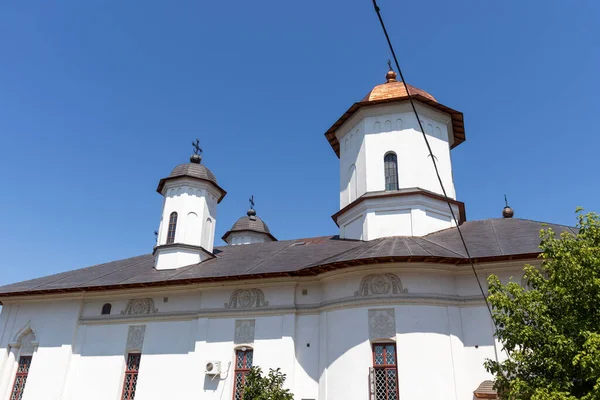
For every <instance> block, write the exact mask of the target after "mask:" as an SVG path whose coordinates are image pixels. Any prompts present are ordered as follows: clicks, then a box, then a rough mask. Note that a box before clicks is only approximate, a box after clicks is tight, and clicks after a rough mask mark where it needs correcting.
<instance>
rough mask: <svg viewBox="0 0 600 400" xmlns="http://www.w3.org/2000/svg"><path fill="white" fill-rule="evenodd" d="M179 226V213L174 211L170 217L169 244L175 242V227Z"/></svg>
mask: <svg viewBox="0 0 600 400" xmlns="http://www.w3.org/2000/svg"><path fill="white" fill-rule="evenodd" d="M176 228H177V213H176V212H172V213H171V216H170V217H169V231H168V232H167V244H171V243H174V242H175V229H176Z"/></svg>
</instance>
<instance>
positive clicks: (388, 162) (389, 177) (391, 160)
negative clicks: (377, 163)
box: [383, 153, 398, 190]
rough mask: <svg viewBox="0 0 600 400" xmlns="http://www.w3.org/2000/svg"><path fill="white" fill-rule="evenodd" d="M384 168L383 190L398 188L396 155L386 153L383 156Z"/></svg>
mask: <svg viewBox="0 0 600 400" xmlns="http://www.w3.org/2000/svg"><path fill="white" fill-rule="evenodd" d="M383 163H384V169H385V190H398V157H397V156H396V153H387V154H386V155H385V157H384V158H383Z"/></svg>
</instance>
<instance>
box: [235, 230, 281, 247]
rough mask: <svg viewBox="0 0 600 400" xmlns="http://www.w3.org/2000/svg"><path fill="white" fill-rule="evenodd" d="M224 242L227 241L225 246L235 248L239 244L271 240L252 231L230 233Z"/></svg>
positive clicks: (262, 234)
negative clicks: (228, 245)
mask: <svg viewBox="0 0 600 400" xmlns="http://www.w3.org/2000/svg"><path fill="white" fill-rule="evenodd" d="M226 241H227V244H230V245H233V246H235V245H241V244H252V243H265V242H272V241H273V239H271V238H270V237H268V236H267V235H265V234H264V233H259V232H252V231H239V232H231V233H230V234H229V237H228V238H227V240H226Z"/></svg>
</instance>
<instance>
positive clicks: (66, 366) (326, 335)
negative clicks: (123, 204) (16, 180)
mask: <svg viewBox="0 0 600 400" xmlns="http://www.w3.org/2000/svg"><path fill="white" fill-rule="evenodd" d="M479 267H480V271H482V272H481V275H482V276H481V279H482V281H483V282H485V275H486V274H488V273H491V272H493V273H496V274H498V275H500V276H501V277H502V279H504V280H507V279H508V278H509V277H510V276H515V280H516V281H517V282H519V281H520V278H521V274H522V272H521V271H522V264H521V263H504V264H489V265H485V264H483V265H480V266H479ZM389 276H395V277H396V278H397V279H398V282H400V288H399V289H398V290H396V291H394V290H391V289H389V288H388V289H387V290H386V289H385V286H383V287H382V286H381V285H379V286H376V287H372V286H369V282H372V280H371V281H370V280H369V279H373V277H388V278H389ZM388 278H383V279H388ZM373 288H375V290H376V292H377V294H374V293H373V290H374V289H373ZM240 291H248V292H247V293H245V294H246V295H248V296H250V297H251V298H252V299H253V301H254V300H256V302H253V303H248V302H247V301H246V300H247V298H248V296H245V297H244V296H238V297H236V293H237V294H238V295H240V294H241V292H240ZM244 299H246V300H244ZM132 302H133V303H132ZM3 303H4V307H3V309H2V313H1V314H0V348H1V349H2V351H1V352H0V399H2V400H4V399H8V396H9V392H10V390H11V387H12V383H13V380H14V374H15V368H16V360H17V359H18V357H19V348H18V344H17V343H16V342H17V341H18V335H19V332H23V331H27V329H29V328H30V329H31V331H32V332H33V333H34V335H35V340H36V342H37V343H36V345H35V349H34V351H33V359H32V364H31V369H30V373H29V377H28V380H27V385H26V388H25V393H24V397H23V399H24V400H37V399H44V400H58V399H69V400H76V399H77V400H78V399H82V398H85V399H98V400H100V399H101V400H107V399H115V400H117V399H119V398H120V394H121V390H122V384H123V376H124V371H125V356H126V354H127V352H128V351H131V350H128V347H129V348H130V349H131V346H132V344H131V343H130V342H131V341H130V340H129V339H128V332H129V331H130V329H132V327H134V328H136V327H141V326H143V327H144V328H143V332H144V334H143V338H142V341H141V342H139V343H138V344H137V345H139V349H140V350H141V353H142V359H141V364H140V370H139V379H138V386H137V393H136V399H141V400H152V399H157V400H158V399H160V400H163V399H168V398H181V399H205V400H209V399H214V400H217V399H230V398H231V396H232V388H233V360H234V358H233V357H234V353H235V349H236V348H239V347H240V346H245V347H248V348H252V349H253V350H254V365H257V366H260V367H261V368H263V370H268V369H269V368H281V370H282V371H283V372H284V373H285V374H287V381H286V386H287V387H288V388H290V389H291V390H292V392H293V393H294V395H295V399H297V400H301V399H315V400H316V399H319V400H341V399H344V400H346V399H368V398H369V382H368V371H369V367H371V366H372V353H371V344H372V343H373V342H380V341H391V342H395V343H396V345H397V357H398V375H399V379H398V381H399V382H398V383H399V392H400V398H401V399H407V400H420V399H423V400H425V399H427V400H429V399H432V398H439V399H452V400H459V399H460V400H463V399H465V400H472V399H473V390H474V389H475V388H476V387H477V385H478V384H479V383H481V381H483V380H484V379H489V378H490V376H489V375H488V374H487V372H486V371H485V369H484V368H483V362H484V360H485V359H486V358H494V357H495V354H496V347H495V341H494V337H493V329H492V323H491V320H490V317H489V315H488V313H487V310H486V307H485V305H484V303H483V300H482V298H481V295H480V293H479V291H478V287H477V284H476V281H475V280H474V277H473V275H472V272H471V271H470V270H469V268H468V266H456V265H442V264H387V265H386V266H385V267H381V266H362V267H355V268H349V269H344V270H338V271H334V272H330V273H327V274H323V275H319V276H318V277H314V278H310V279H308V278H306V279H305V278H302V279H300V278H295V279H292V278H288V279H279V280H278V279H270V280H255V281H245V282H237V283H235V284H228V283H225V284H223V283H221V284H205V285H188V286H182V287H173V288H169V289H165V288H163V289H158V288H157V289H135V290H130V291H111V292H103V293H98V292H95V293H80V294H76V295H62V296H61V295H52V296H38V297H34V296H29V297H27V298H6V299H3ZM105 303H110V304H111V305H112V310H111V314H110V315H101V310H102V306H103V305H104V304H105ZM132 304H133V305H137V306H138V307H132ZM377 310H380V311H381V310H384V311H385V312H389V313H391V314H390V315H393V319H394V320H395V321H394V330H393V333H392V334H391V335H390V336H389V337H385V338H379V337H373V335H372V333H373V331H374V329H375V328H376V326H374V322H373V321H374V320H371V319H370V317H369V315H370V314H371V313H373V312H377ZM240 320H244V321H246V320H253V324H254V325H253V326H254V334H253V337H252V338H251V339H248V342H244V343H236V321H240ZM238 323H239V322H238ZM16 347H17V348H16ZM136 349H137V348H136ZM136 351H137V350H136ZM500 357H502V355H500ZM207 361H220V362H221V364H222V372H221V374H220V375H219V376H216V377H213V376H207V375H205V374H204V366H205V364H206V362H207Z"/></svg>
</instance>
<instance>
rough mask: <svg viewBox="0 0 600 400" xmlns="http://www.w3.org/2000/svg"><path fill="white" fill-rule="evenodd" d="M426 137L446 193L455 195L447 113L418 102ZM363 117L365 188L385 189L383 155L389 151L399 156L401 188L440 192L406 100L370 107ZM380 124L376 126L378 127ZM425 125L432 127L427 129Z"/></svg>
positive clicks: (416, 124) (423, 142) (399, 181)
mask: <svg viewBox="0 0 600 400" xmlns="http://www.w3.org/2000/svg"><path fill="white" fill-rule="evenodd" d="M417 106H418V108H417V110H418V112H419V117H420V118H421V120H422V121H423V125H424V128H425V132H426V134H427V139H428V141H429V144H430V146H431V148H432V151H433V154H434V155H435V157H436V159H437V160H436V161H437V163H438V168H439V170H440V174H441V176H442V181H443V182H444V187H445V188H446V191H447V193H448V196H450V197H452V198H454V197H455V193H454V183H453V181H452V163H451V159H450V144H449V142H448V124H450V117H449V116H448V115H445V114H442V113H440V112H438V111H434V110H432V109H431V108H429V107H427V106H423V105H419V104H417ZM368 113H369V114H366V115H369V116H368V117H366V118H365V129H366V132H367V134H366V135H365V139H364V142H365V154H366V160H365V165H366V167H367V177H368V179H367V191H369V192H375V191H381V190H385V175H384V163H383V158H384V156H385V154H386V153H388V152H390V151H392V152H394V153H396V155H397V156H398V184H399V187H400V188H414V187H419V188H422V189H426V190H430V191H432V192H435V193H441V188H440V185H439V182H438V181H437V177H436V175H435V171H434V169H433V165H432V162H431V160H430V159H429V157H430V156H429V152H428V150H427V146H426V144H425V141H424V140H423V135H422V133H421V132H420V129H419V126H418V122H417V119H416V118H415V116H414V114H412V111H411V110H410V107H409V105H408V104H407V103H403V104H399V105H394V106H383V107H382V106H380V107H379V108H377V109H375V110H369V111H368ZM378 126H379V128H378ZM428 127H431V129H430V130H429V132H428V129H427V128H428Z"/></svg>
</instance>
